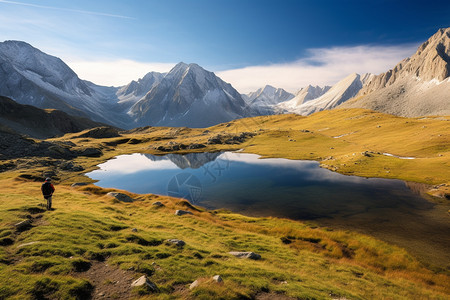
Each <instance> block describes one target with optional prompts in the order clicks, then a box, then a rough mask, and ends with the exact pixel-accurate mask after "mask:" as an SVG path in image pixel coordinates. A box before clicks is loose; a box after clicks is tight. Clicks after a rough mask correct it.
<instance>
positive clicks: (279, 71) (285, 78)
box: [63, 44, 418, 93]
mask: <svg viewBox="0 0 450 300" xmlns="http://www.w3.org/2000/svg"><path fill="white" fill-rule="evenodd" d="M417 46H418V45H415V44H414V45H401V46H367V45H365V46H355V47H333V48H320V49H310V50H308V55H307V56H306V57H304V58H302V59H299V60H297V61H294V62H291V63H283V64H271V65H265V66H264V65H263V66H249V67H245V68H239V69H231V70H225V71H219V72H216V74H217V75H218V76H219V77H220V78H222V79H223V80H224V81H226V82H229V83H231V84H232V85H233V87H234V88H236V89H237V90H238V91H239V92H241V93H248V92H252V91H255V90H257V89H258V88H260V87H263V86H264V85H266V84H270V85H273V86H275V87H280V88H284V89H286V90H287V91H290V92H296V91H297V90H299V89H300V88H302V87H305V86H307V85H308V84H312V85H320V86H324V85H333V84H335V83H336V82H338V81H339V80H341V79H343V78H344V77H346V76H347V75H349V74H351V73H359V74H365V73H373V74H379V73H382V72H386V71H387V70H389V69H391V68H393V67H394V66H395V65H396V64H397V63H398V62H400V61H401V60H403V59H404V58H406V57H409V56H411V55H412V54H413V53H414V52H415V51H416V49H417ZM63 59H64V61H65V62H66V63H67V64H68V65H69V66H70V67H71V68H73V69H74V71H75V72H76V73H77V74H78V75H79V76H80V77H81V78H82V79H87V80H90V81H92V82H94V83H97V84H101V85H113V86H120V85H125V84H127V83H129V82H130V81H131V80H136V79H138V78H142V76H144V75H145V74H146V73H148V72H150V71H156V72H168V71H169V70H170V69H171V68H172V67H173V66H174V65H175V63H157V62H153V63H142V62H138V61H133V60H114V59H112V60H103V61H98V60H92V61H89V60H85V59H72V58H63ZM211 71H215V70H211Z"/></svg>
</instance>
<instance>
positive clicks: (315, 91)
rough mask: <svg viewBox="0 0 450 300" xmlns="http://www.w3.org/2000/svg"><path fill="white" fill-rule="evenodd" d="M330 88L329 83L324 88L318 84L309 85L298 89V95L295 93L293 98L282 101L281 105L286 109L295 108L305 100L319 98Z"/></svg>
mask: <svg viewBox="0 0 450 300" xmlns="http://www.w3.org/2000/svg"><path fill="white" fill-rule="evenodd" d="M330 88H331V86H328V85H327V86H325V87H323V88H322V87H320V86H318V85H317V86H312V85H308V86H307V87H305V88H302V89H300V91H298V93H297V95H295V97H294V98H293V99H291V100H289V101H285V102H283V103H280V105H279V106H280V107H281V108H284V109H286V110H289V109H294V108H296V107H298V106H299V105H301V104H303V103H305V102H308V101H310V100H313V99H316V98H319V97H320V96H322V95H323V94H325V93H326V92H328V90H329V89H330Z"/></svg>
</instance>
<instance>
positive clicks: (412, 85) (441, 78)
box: [342, 28, 450, 117]
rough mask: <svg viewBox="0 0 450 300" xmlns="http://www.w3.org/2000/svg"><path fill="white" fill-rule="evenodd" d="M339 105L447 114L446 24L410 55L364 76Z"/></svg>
mask: <svg viewBox="0 0 450 300" xmlns="http://www.w3.org/2000/svg"><path fill="white" fill-rule="evenodd" d="M342 107H346V108H354V107H360V108H368V109H374V110H378V111H381V112H385V113H389V114H395V115H400V116H406V117H418V116H424V115H450V28H444V29H439V30H438V32H436V33H435V34H434V35H433V36H432V37H430V38H429V39H428V40H427V41H426V42H425V43H423V44H422V45H421V46H420V47H419V48H418V49H417V52H416V53H415V54H414V55H412V56H411V57H410V58H406V59H404V60H403V61H401V62H400V63H398V64H397V65H396V66H395V67H394V68H393V69H392V70H389V71H387V72H386V73H382V74H380V75H378V76H374V77H373V78H371V79H370V80H368V82H367V84H366V85H364V87H363V88H362V89H361V91H359V93H358V94H357V95H356V97H355V99H352V100H350V101H347V102H346V103H344V104H343V105H342Z"/></svg>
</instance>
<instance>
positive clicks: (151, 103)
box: [130, 63, 247, 127]
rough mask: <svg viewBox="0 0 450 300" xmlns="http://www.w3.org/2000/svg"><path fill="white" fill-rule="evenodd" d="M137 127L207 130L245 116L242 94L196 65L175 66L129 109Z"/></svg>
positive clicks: (180, 64)
mask: <svg viewBox="0 0 450 300" xmlns="http://www.w3.org/2000/svg"><path fill="white" fill-rule="evenodd" d="M130 115H131V116H132V117H133V119H135V122H136V123H135V124H136V125H137V126H143V125H153V126H155V125H156V126H188V127H208V126H211V125H215V124H218V123H223V122H228V121H230V120H234V119H237V118H241V117H244V116H247V114H246V112H245V102H244V100H242V97H241V95H240V94H239V93H238V92H237V91H236V90H235V89H234V88H233V87H232V86H231V85H230V84H228V83H226V82H224V81H223V80H221V79H220V78H219V77H217V76H216V75H215V74H214V73H212V72H208V71H206V70H205V69H203V68H201V67H200V66H199V65H196V64H189V65H187V64H185V63H179V64H177V65H176V66H175V67H174V68H173V69H172V70H171V71H170V72H169V73H168V74H167V75H166V76H165V77H164V78H163V79H162V80H161V82H159V83H158V84H157V85H155V86H154V87H153V88H152V89H151V91H150V92H149V93H147V95H145V97H144V98H142V99H141V100H139V101H138V102H137V103H136V104H134V105H133V106H132V107H131V109H130Z"/></svg>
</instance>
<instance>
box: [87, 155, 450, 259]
mask: <svg viewBox="0 0 450 300" xmlns="http://www.w3.org/2000/svg"><path fill="white" fill-rule="evenodd" d="M99 167H100V169H99V170H96V171H93V172H90V173H88V174H87V175H88V176H89V177H90V178H92V179H94V180H99V181H98V182H97V183H96V184H97V185H99V186H101V187H109V188H118V189H124V190H128V191H131V192H134V193H141V194H144V193H153V194H160V195H171V196H176V197H184V198H186V199H188V200H190V201H191V202H193V203H194V204H196V205H201V206H204V207H206V208H209V209H218V208H225V209H229V210H232V211H235V212H239V213H243V214H245V215H249V216H275V217H286V218H291V219H301V220H315V221H317V222H319V223H321V224H323V225H330V226H335V227H338V228H351V229H356V230H361V231H363V232H366V233H370V234H373V235H375V236H380V234H381V236H380V237H382V238H384V239H387V240H395V241H396V242H398V241H400V244H403V245H408V243H409V242H410V240H411V238H410V237H411V236H412V235H415V237H416V238H417V236H419V235H420V236H422V237H423V239H426V241H427V243H428V244H430V245H433V247H435V248H436V247H437V248H436V249H438V248H439V247H441V248H442V252H443V253H445V254H444V255H443V256H441V259H442V257H445V259H447V261H450V254H448V251H447V250H446V249H448V245H450V240H449V237H448V236H447V235H446V234H444V233H445V232H449V229H450V225H449V224H448V222H446V220H445V219H443V218H442V217H441V216H439V219H436V216H435V213H436V212H437V210H436V209H435V205H434V204H433V203H431V202H428V201H426V200H425V199H423V198H422V197H420V195H417V194H415V193H413V192H412V191H411V190H410V189H409V188H408V187H407V185H406V184H405V182H403V181H400V180H389V179H381V178H364V177H357V176H346V175H342V174H339V173H335V172H331V171H329V170H327V169H322V168H320V166H319V163H318V162H315V161H298V160H288V159H259V156H258V155H255V154H246V153H233V152H224V153H219V152H217V153H190V154H186V155H178V154H168V155H165V156H155V155H150V154H131V155H121V156H118V157H116V158H114V159H111V160H109V161H107V162H105V163H103V164H100V165H99ZM440 213H441V212H439V214H440ZM416 250H417V249H416ZM418 251H420V249H418ZM424 252H426V250H424ZM424 255H426V253H425V254H424Z"/></svg>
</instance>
